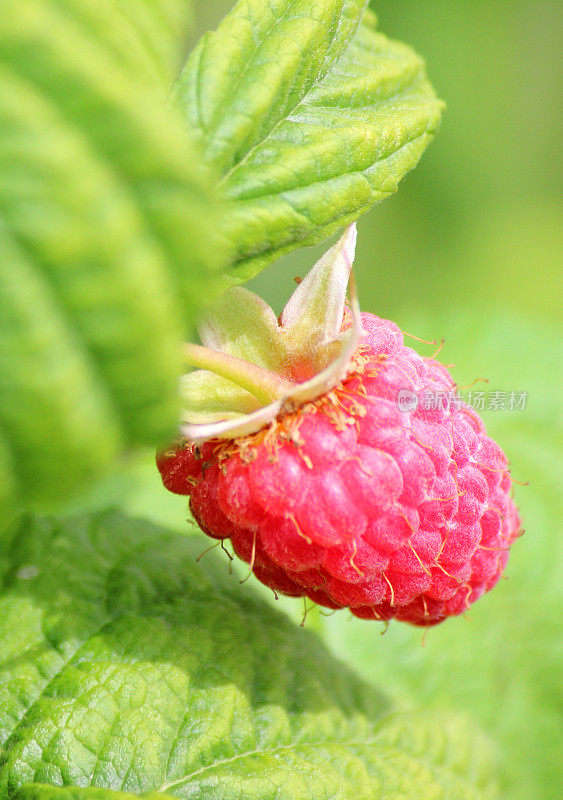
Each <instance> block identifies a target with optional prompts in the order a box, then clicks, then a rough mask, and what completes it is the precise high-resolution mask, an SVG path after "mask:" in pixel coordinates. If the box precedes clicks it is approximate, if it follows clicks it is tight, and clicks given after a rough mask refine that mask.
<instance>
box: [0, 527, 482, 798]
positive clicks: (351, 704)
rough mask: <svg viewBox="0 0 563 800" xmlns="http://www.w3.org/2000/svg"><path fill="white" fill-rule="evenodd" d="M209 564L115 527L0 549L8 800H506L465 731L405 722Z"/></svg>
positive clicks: (29, 531)
mask: <svg viewBox="0 0 563 800" xmlns="http://www.w3.org/2000/svg"><path fill="white" fill-rule="evenodd" d="M202 546H203V540H202V539H201V538H200V537H198V538H194V539H191V538H190V537H186V536H185V535H179V534H174V533H170V532H167V531H166V530H163V529H161V528H156V527H154V526H152V525H151V524H149V523H145V522H141V521H134V520H131V519H128V518H126V517H123V516H120V515H118V514H115V513H109V514H103V515H98V516H95V517H83V518H77V519H72V520H67V521H65V522H54V521H49V520H44V519H39V518H33V517H26V518H23V519H21V520H20V521H19V522H18V523H17V524H16V525H14V526H13V528H12V529H11V530H10V531H9V532H7V533H5V535H4V536H3V537H2V539H0V583H1V586H2V592H1V594H0V742H1V743H2V755H1V757H0V797H1V798H2V800H8V798H10V800H11V799H12V798H14V797H18V798H21V800H23V799H24V798H26V800H32V799H33V800H43V798H45V799H46V798H49V800H51V798H52V800H65V798H68V800H102V798H103V800H126V798H125V797H124V796H123V795H121V794H117V795H115V794H103V793H102V794H100V793H96V792H89V791H86V792H84V791H80V790H79V789H77V788H72V789H68V790H67V791H66V792H52V793H51V794H49V791H50V790H49V789H48V788H47V787H46V786H45V784H47V785H50V784H52V785H54V786H67V787H69V786H73V787H83V788H84V787H101V788H104V789H107V790H110V791H111V792H119V793H121V792H129V793H132V794H134V795H138V794H144V793H146V792H157V793H159V794H158V795H157V796H159V797H162V796H163V795H162V794H160V793H164V794H167V795H171V796H173V797H179V798H188V797H189V798H191V800H195V799H196V798H197V800H199V799H200V798H201V800H203V798H206V800H235V798H236V800H247V799H248V800H250V799H251V798H260V800H274V799H275V800H300V798H303V797H307V798H308V799H310V800H326V798H329V797H330V798H331V799H332V800H350V798H351V797H354V798H358V800H374V798H380V799H381V800H400V799H401V800H402V799H403V798H412V800H452V798H454V797H455V798H458V799H459V800H466V798H467V800H478V798H481V799H483V798H491V797H494V796H495V795H494V787H493V785H492V783H491V775H492V772H493V770H494V763H493V762H491V758H490V755H489V753H490V744H489V743H488V742H485V741H483V740H482V739H481V738H480V736H478V735H476V734H475V733H474V732H473V731H472V729H471V726H470V725H468V724H467V723H466V722H465V721H464V720H463V719H459V718H453V717H451V716H449V715H447V714H439V715H435V714H428V715H426V714H424V715H404V714H397V713H392V712H391V709H390V708H389V704H388V702H387V701H386V700H385V699H383V697H382V696H381V695H380V694H379V693H378V692H377V691H376V690H374V689H371V688H369V687H368V686H367V684H365V683H363V682H362V681H360V680H358V679H357V678H356V677H355V676H354V674H353V673H352V672H351V671H350V670H348V669H347V668H344V667H343V666H342V665H341V664H339V663H338V662H337V661H335V660H334V659H333V658H332V657H331V656H330V655H329V654H328V653H327V651H326V650H325V649H324V648H323V646H322V645H321V644H320V642H319V641H318V640H317V639H316V638H315V637H314V636H313V635H311V634H309V633H308V632H306V631H303V630H302V629H301V628H298V627H296V626H293V625H292V624H291V623H290V622H289V621H288V620H287V619H284V617H283V616H281V615H279V614H278V613H277V612H276V611H274V610H273V609H272V608H271V607H270V606H269V605H268V604H266V603H264V602H263V601H261V600H259V599H258V598H257V597H256V596H255V595H254V594H253V593H252V592H251V591H249V590H248V587H246V586H245V587H244V588H242V589H241V588H240V587H239V586H238V583H237V581H236V579H234V578H233V577H232V576H231V577H230V576H229V575H228V572H227V569H226V564H225V563H224V562H221V561H220V560H219V559H217V558H214V557H213V555H208V556H206V559H205V561H204V562H202V563H204V564H205V572H204V571H203V570H202V569H200V568H199V567H198V566H196V564H195V562H194V555H195V553H197V552H198V551H199V550H200V549H201V547H202ZM373 635H376V634H375V632H374V634H373ZM29 784H42V786H29ZM22 787H23V788H22Z"/></svg>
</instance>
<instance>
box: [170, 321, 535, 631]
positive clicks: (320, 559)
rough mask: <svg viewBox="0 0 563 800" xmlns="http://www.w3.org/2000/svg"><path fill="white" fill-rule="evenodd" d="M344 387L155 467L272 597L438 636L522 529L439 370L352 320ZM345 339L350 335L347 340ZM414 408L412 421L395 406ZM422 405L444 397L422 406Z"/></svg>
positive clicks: (484, 443) (388, 330)
mask: <svg viewBox="0 0 563 800" xmlns="http://www.w3.org/2000/svg"><path fill="white" fill-rule="evenodd" d="M362 325H363V328H364V331H365V335H364V337H363V339H362V343H361V346H360V349H359V350H358V351H357V353H356V355H355V357H354V359H353V362H352V365H351V368H350V370H349V371H348V374H347V375H346V377H344V379H343V380H341V381H340V382H339V383H338V385H336V386H335V387H334V388H332V389H331V390H330V391H328V392H326V393H325V394H322V395H321V396H320V397H317V398H316V399H314V400H313V401H311V402H308V403H305V404H304V405H302V406H300V407H298V408H289V409H284V410H283V411H282V412H281V413H280V414H278V416H277V417H276V419H275V420H273V421H271V422H270V423H269V424H268V425H267V426H266V427H264V428H262V429H261V430H258V431H257V432H255V433H251V434H249V435H247V436H244V437H241V438H239V439H234V440H230V441H229V440H224V439H218V438H216V439H211V440H210V441H207V442H206V443H205V445H204V446H203V447H202V448H201V449H199V448H198V447H196V446H194V445H193V444H190V443H189V442H187V441H186V442H183V443H181V444H179V445H178V446H177V447H176V448H174V449H173V450H170V451H168V452H166V453H163V454H161V455H159V456H158V459H157V462H158V467H159V470H160V472H161V474H162V479H163V482H164V484H165V486H166V487H167V488H168V489H170V491H172V492H176V493H177V494H185V495H189V497H190V508H191V510H192V513H193V516H194V517H195V519H196V520H197V521H198V522H199V523H200V525H201V527H202V529H203V530H204V532H205V533H207V534H208V535H209V536H212V537H214V538H216V539H230V540H231V543H232V546H233V549H234V551H235V553H236V554H237V555H238V556H239V557H240V558H242V559H243V560H244V561H246V562H247V563H248V564H249V565H250V567H251V569H252V571H253V572H254V574H255V575H256V577H257V578H258V579H259V580H260V581H261V582H262V583H264V584H266V585H267V586H270V587H271V588H272V589H273V590H274V591H275V592H281V593H283V594H288V595H291V596H307V597H309V598H310V599H311V600H313V601H314V602H316V603H319V604H321V605H323V606H326V607H328V608H333V609H334V608H343V607H348V608H350V610H351V611H352V613H353V614H355V615H356V616H357V617H360V618H362V619H375V620H389V619H392V618H394V619H398V620H402V621H405V622H408V623H411V624H413V625H421V626H429V625H435V624H437V623H439V622H442V620H444V619H446V618H447V617H449V616H452V615H457V614H461V613H463V612H464V611H465V610H466V609H467V608H469V606H470V605H471V604H472V603H473V602H474V601H475V600H476V599H477V598H479V597H480V596H481V595H482V594H483V593H484V592H486V591H488V590H489V589H491V588H492V587H493V586H494V585H495V584H496V583H497V581H498V579H499V577H500V575H501V574H502V572H503V570H504V567H505V565H506V560H507V556H508V549H509V547H510V545H511V544H512V542H513V541H514V539H515V538H516V536H517V535H518V532H519V529H520V519H519V516H518V512H517V510H516V507H515V505H514V502H513V500H512V498H511V494H510V490H511V480H510V475H509V473H508V471H507V460H506V457H505V455H504V453H503V452H502V450H501V449H500V447H499V446H498V445H497V444H496V443H495V442H494V441H492V440H491V439H490V438H489V437H488V436H487V434H486V433H485V427H484V425H483V423H482V421H481V420H480V419H479V417H478V416H477V414H476V413H475V411H474V410H473V409H471V408H469V407H468V406H467V405H465V404H464V403H462V402H457V401H456V402H455V403H454V402H450V400H449V397H450V395H451V394H452V393H453V392H454V390H455V384H454V382H453V380H452V378H451V377H450V375H449V373H448V371H447V369H446V368H445V367H444V366H443V365H441V364H440V363H438V362H437V361H435V360H434V359H431V358H430V359H423V358H421V357H420V356H419V355H418V354H417V353H416V352H415V351H413V350H412V349H411V348H410V347H408V346H405V344H404V342H403V335H402V334H401V332H400V330H399V329H398V328H397V326H396V325H395V324H394V323H392V322H388V321H386V320H383V319H380V318H378V317H375V316H373V315H371V314H363V315H362ZM344 327H346V324H345V325H344ZM404 390H408V391H410V392H412V393H414V395H415V396H416V397H417V398H418V404H417V405H416V408H414V409H413V410H411V412H410V413H403V412H402V411H400V410H399V393H400V392H402V391H404ZM428 398H431V399H432V398H438V400H437V402H430V403H429V402H428Z"/></svg>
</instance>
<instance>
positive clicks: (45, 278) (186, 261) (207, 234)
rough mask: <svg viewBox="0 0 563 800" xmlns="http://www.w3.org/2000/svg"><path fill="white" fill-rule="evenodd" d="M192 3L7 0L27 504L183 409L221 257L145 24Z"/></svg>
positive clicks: (5, 244) (14, 439)
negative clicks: (185, 345) (191, 358)
mask: <svg viewBox="0 0 563 800" xmlns="http://www.w3.org/2000/svg"><path fill="white" fill-rule="evenodd" d="M144 6H146V8H144V9H143V7H144ZM149 6H150V7H149ZM175 8H176V11H175V10H174V9H175ZM179 9H180V7H179V5H178V3H176V2H175V0H172V2H170V3H168V4H167V3H165V2H157V3H153V4H146V3H143V2H141V0H137V1H136V2H134V0H130V2H123V3H121V2H118V0H101V2H98V1H97V0H96V2H93V0H65V2H44V0H7V2H6V3H4V5H3V9H2V20H3V21H2V25H1V26H0V76H1V77H0V296H1V298H2V300H1V316H0V427H1V429H2V433H3V441H4V443H5V446H4V447H0V454H1V455H2V456H4V453H5V459H4V461H3V462H2V464H1V466H0V476H1V475H2V473H6V474H9V472H10V471H12V474H13V478H12V484H13V486H16V487H17V489H18V493H19V498H20V500H23V501H25V502H28V501H32V502H36V503H38V504H43V505H45V504H49V503H50V502H52V501H54V500H56V499H57V498H58V497H59V496H64V495H66V494H68V493H69V492H70V491H71V490H72V488H73V487H75V486H79V485H82V484H84V482H85V481H86V480H87V479H88V478H89V477H90V476H92V475H93V474H95V473H96V472H97V471H98V470H99V469H100V468H101V467H102V466H103V465H105V464H107V463H108V461H109V459H110V458H111V457H112V456H114V455H115V454H116V453H117V452H118V451H119V450H120V449H121V448H122V447H123V445H124V444H131V443H135V442H137V441H156V440H158V439H159V438H160V437H161V436H163V435H164V434H165V432H166V431H168V430H169V429H171V428H172V427H173V425H174V422H175V419H176V413H177V412H176V408H177V401H176V397H175V394H176V393H175V388H176V376H177V375H178V373H179V364H178V361H177V349H178V342H179V341H180V340H181V337H182V334H183V333H185V330H184V329H185V327H186V325H187V323H188V322H189V321H190V318H191V316H192V315H193V313H194V311H195V309H196V308H197V307H198V305H199V304H200V303H201V302H202V301H203V300H204V299H205V297H204V294H205V293H204V291H203V290H204V289H205V288H206V287H207V288H208V289H209V288H210V284H211V282H212V280H211V275H212V272H211V269H212V268H214V265H215V263H216V259H217V257H218V253H217V245H216V243H215V241H214V237H213V227H214V224H215V223H214V219H215V218H214V211H213V205H212V203H211V200H210V199H208V195H207V190H206V188H205V186H204V181H203V180H202V177H201V175H200V174H199V170H198V168H197V156H196V154H195V151H194V150H193V148H192V146H191V144H190V141H188V138H187V134H186V132H185V130H184V125H183V123H182V121H181V119H180V118H179V116H177V115H176V114H175V113H173V112H172V111H171V110H170V109H169V108H168V106H167V101H166V95H165V93H164V91H163V89H162V88H161V87H160V83H159V81H157V80H156V79H155V76H156V72H157V71H158V69H160V68H162V69H164V66H163V65H162V59H157V58H156V56H155V55H154V53H152V54H151V53H150V52H149V48H148V46H147V47H144V45H143V35H141V30H145V25H148V24H149V23H151V20H155V21H156V19H157V18H159V19H160V18H162V25H163V26H164V28H166V26H167V25H168V28H170V26H171V24H172V20H173V19H176V17H177V14H178V13H179ZM166 20H168V22H166ZM150 28H151V30H152V31H153V34H154V48H156V50H157V51H160V50H162V51H163V52H164V50H165V49H166V48H165V46H164V42H165V40H167V37H166V36H165V35H164V33H158V29H157V27H155V26H153V25H152V23H151V24H150ZM157 40H158V42H157ZM154 48H153V49H154ZM170 48H172V42H171V40H170ZM157 62H158V64H160V66H158V64H157ZM213 280H215V279H213ZM1 486H2V478H1V477H0V496H1V494H2V488H1Z"/></svg>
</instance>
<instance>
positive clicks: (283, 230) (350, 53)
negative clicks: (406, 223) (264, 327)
mask: <svg viewBox="0 0 563 800" xmlns="http://www.w3.org/2000/svg"><path fill="white" fill-rule="evenodd" d="M364 6H365V2H364V0H331V2H325V0H298V1H296V0H276V2H265V0H242V2H239V3H237V5H236V6H235V8H234V10H233V11H232V12H231V13H230V14H229V15H228V16H227V17H226V19H225V20H224V22H223V23H222V24H221V26H220V27H219V28H218V30H217V31H216V32H215V33H209V34H207V35H205V36H204V37H203V38H202V40H201V42H200V44H199V46H198V47H197V48H196V49H195V50H194V52H193V53H192V55H191V57H190V59H189V61H188V63H187V65H186V68H185V69H184V72H183V74H182V76H181V78H180V80H179V83H178V87H177V94H178V98H179V101H180V104H181V106H182V107H183V109H184V111H185V113H186V115H187V118H188V120H189V122H190V126H191V128H192V129H193V131H194V134H195V136H196V138H197V139H198V141H199V142H200V144H201V146H202V149H203V151H204V155H205V159H206V161H207V162H209V163H210V164H212V165H213V166H214V167H215V168H216V169H217V170H218V171H220V173H221V174H222V180H221V182H220V185H219V188H220V193H221V196H222V197H223V198H225V199H226V200H227V202H228V216H227V217H226V223H225V231H226V235H227V237H228V238H229V240H230V241H231V242H232V244H233V247H234V250H235V253H234V263H233V266H232V270H231V275H232V277H233V278H234V279H235V280H236V281H245V280H247V279H248V278H249V277H250V276H251V275H253V274H255V273H257V272H259V271H260V270H261V269H263V268H264V266H266V265H267V264H269V263H270V262H271V261H274V260H275V259H276V258H278V257H279V256H280V255H282V254H283V253H286V252H289V251H290V250H294V249H295V248H297V247H302V246H304V245H308V244H311V243H313V242H317V241H320V240H321V239H323V238H326V236H328V235H330V234H332V233H334V232H335V231H336V230H338V228H340V227H342V226H343V225H344V224H345V223H347V222H350V221H352V220H354V219H356V218H357V217H358V216H359V215H360V214H362V213H363V212H364V211H366V210H367V209H369V208H370V207H371V206H372V205H373V204H374V203H376V202H378V201H379V200H382V199H383V198H385V197H387V196H388V195H389V194H391V193H392V192H394V191H395V190H396V187H397V183H398V182H399V180H400V179H401V178H402V177H403V175H404V174H405V173H406V172H408V171H409V170H410V169H412V167H414V166H415V164H416V163H417V161H418V159H419V158H420V156H421V154H422V152H423V150H424V149H425V147H426V146H427V145H428V143H429V142H430V140H431V139H432V136H433V134H434V133H435V131H436V129H437V126H438V123H439V119H440V112H441V104H440V102H439V101H438V100H437V99H436V96H435V94H434V91H433V89H432V87H431V86H430V84H429V83H428V81H427V79H426V76H425V72H424V65H423V62H422V60H421V59H420V58H419V57H418V56H417V55H416V54H415V53H414V52H413V51H412V50H411V49H410V48H408V47H406V46H404V45H402V44H399V43H397V42H392V41H390V40H388V39H386V38H385V37H384V36H382V35H381V34H378V33H377V32H376V31H375V30H374V26H375V18H374V17H373V16H372V15H371V14H367V15H365V16H364V18H363V21H362V22H361V23H360V24H359V26H358V20H359V19H360V16H361V14H362V11H363V8H364Z"/></svg>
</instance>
